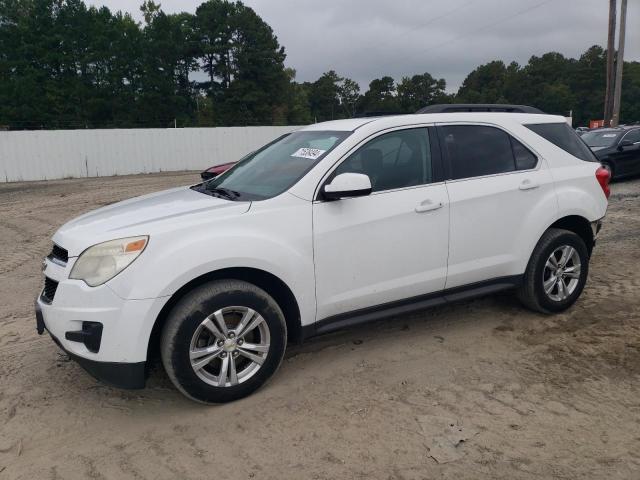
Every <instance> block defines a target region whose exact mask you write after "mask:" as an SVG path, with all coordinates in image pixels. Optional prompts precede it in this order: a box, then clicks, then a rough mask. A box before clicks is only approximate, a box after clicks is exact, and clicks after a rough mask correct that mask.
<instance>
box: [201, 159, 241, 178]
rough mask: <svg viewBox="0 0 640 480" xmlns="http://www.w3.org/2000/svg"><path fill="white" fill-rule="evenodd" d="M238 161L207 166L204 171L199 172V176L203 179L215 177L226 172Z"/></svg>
mask: <svg viewBox="0 0 640 480" xmlns="http://www.w3.org/2000/svg"><path fill="white" fill-rule="evenodd" d="M236 163H238V162H229V163H223V164H222V165H216V166H215V167H211V168H207V169H206V170H205V171H204V172H202V173H201V174H200V177H201V178H202V180H203V181H205V182H206V181H207V180H211V179H212V178H216V177H217V176H218V175H220V174H221V173H224V172H226V171H227V170H229V169H230V168H231V167H233V166H234V165H235V164H236Z"/></svg>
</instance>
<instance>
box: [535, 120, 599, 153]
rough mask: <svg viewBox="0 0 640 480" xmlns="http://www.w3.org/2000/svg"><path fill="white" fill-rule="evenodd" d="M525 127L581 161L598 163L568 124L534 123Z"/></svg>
mask: <svg viewBox="0 0 640 480" xmlns="http://www.w3.org/2000/svg"><path fill="white" fill-rule="evenodd" d="M525 127H527V128H528V129H529V130H532V131H533V132H535V133H537V134H538V135H540V136H541V137H542V138H544V139H545V140H547V141H549V142H551V143H553V144H554V145H555V146H557V147H560V148H561V149H562V150H564V151H565V152H567V153H570V154H571V155H573V156H574V157H577V158H579V159H580V160H584V161H585V162H597V161H598V160H597V159H596V157H595V155H594V154H593V152H592V151H591V149H590V148H589V147H588V146H587V144H586V143H584V141H582V139H581V138H580V136H579V135H578V134H577V133H576V132H575V131H574V130H573V129H572V128H571V127H570V126H569V125H568V124H567V123H564V122H562V123H534V124H529V125H525Z"/></svg>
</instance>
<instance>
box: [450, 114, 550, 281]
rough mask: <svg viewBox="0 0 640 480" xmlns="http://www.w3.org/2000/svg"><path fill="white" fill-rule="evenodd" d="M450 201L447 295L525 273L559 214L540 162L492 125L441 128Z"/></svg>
mask: <svg viewBox="0 0 640 480" xmlns="http://www.w3.org/2000/svg"><path fill="white" fill-rule="evenodd" d="M438 133H439V136H440V144H441V146H442V149H443V155H444V156H445V161H446V165H447V167H448V172H449V175H448V178H450V180H447V182H446V185H447V190H448V193H449V202H450V239H449V261H448V274H447V282H446V288H453V287H459V286H462V285H469V284H472V283H476V282H481V281H485V280H491V279H495V278H500V277H505V276H512V275H520V274H522V273H524V270H525V268H526V264H527V262H528V260H529V256H530V253H531V251H530V250H531V248H532V242H533V243H535V242H536V241H537V239H538V238H539V235H540V228H541V226H544V225H549V224H550V223H548V221H549V219H555V218H556V215H557V210H558V202H557V199H556V194H555V188H554V184H553V179H552V177H551V174H550V172H549V170H548V169H547V168H546V164H545V163H544V161H543V159H538V158H537V157H536V155H535V154H533V153H532V152H531V151H530V150H529V149H528V148H527V147H526V146H525V145H523V144H522V143H521V142H520V141H518V140H517V139H515V138H513V136H511V135H510V134H509V133H508V132H506V131H505V130H503V129H501V128H498V127H497V126H492V125H480V124H475V125H474V124H453V125H442V126H438Z"/></svg>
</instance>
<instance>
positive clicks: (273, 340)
mask: <svg viewBox="0 0 640 480" xmlns="http://www.w3.org/2000/svg"><path fill="white" fill-rule="evenodd" d="M286 344H287V328H286V323H285V319H284V315H283V313H282V310H281V309H280V307H279V306H278V304H277V303H276V302H275V301H274V300H273V298H271V296H269V295H268V294H267V293H266V292H265V291H264V290H262V289H260V288H258V287H256V286H255V285H253V284H250V283H247V282H244V281H240V280H217V281H212V282H210V283H207V284H204V285H202V286H200V287H197V288H196V289H194V290H192V291H191V292H189V293H188V294H187V295H185V296H184V297H183V298H182V299H181V300H180V301H179V302H178V303H177V304H176V305H175V307H174V308H173V309H172V310H171V312H170V314H169V317H168V319H167V323H166V324H165V326H164V329H163V332H162V338H161V346H160V347H161V356H162V363H163V365H164V368H165V370H166V372H167V374H168V376H169V378H170V379H171V381H172V382H173V383H174V385H175V386H176V387H177V388H178V390H180V391H181V392H182V393H184V394H185V395H186V396H188V397H190V398H192V399H194V400H196V401H199V402H203V403H223V402H229V401H232V400H237V399H239V398H242V397H245V396H247V395H249V394H251V393H252V392H254V391H255V390H256V389H258V388H259V387H260V386H262V385H263V384H264V383H265V382H266V381H267V380H268V379H269V378H270V377H271V376H272V375H273V374H274V373H275V371H276V370H277V369H278V367H279V366H280V363H281V362H282V358H283V355H284V351H285V347H286Z"/></svg>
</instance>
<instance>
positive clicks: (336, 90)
mask: <svg viewBox="0 0 640 480" xmlns="http://www.w3.org/2000/svg"><path fill="white" fill-rule="evenodd" d="M343 80H344V79H343V78H342V77H340V76H338V74H337V73H336V72H335V71H333V70H330V71H328V72H326V73H323V74H322V75H321V76H320V78H319V79H318V80H316V81H315V82H313V83H305V88H306V89H307V92H308V96H309V108H310V110H311V116H312V118H313V120H314V122H324V121H327V120H335V119H336V118H340V111H341V107H340V84H341V82H342V81H343Z"/></svg>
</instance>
